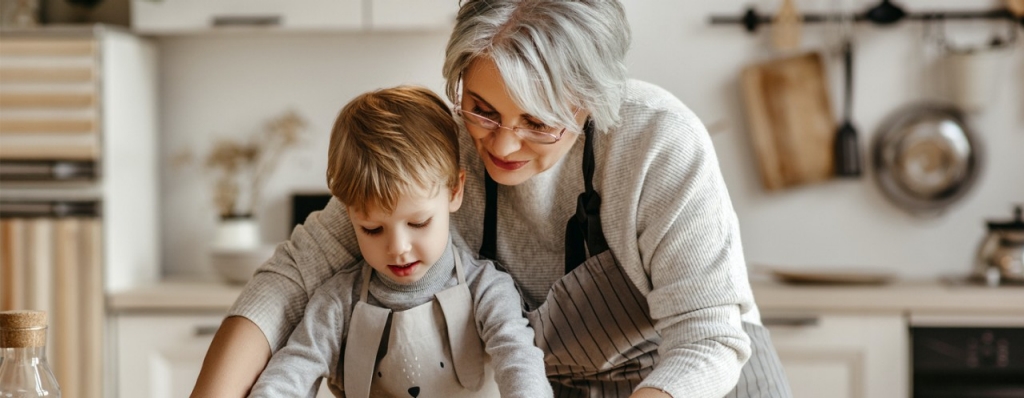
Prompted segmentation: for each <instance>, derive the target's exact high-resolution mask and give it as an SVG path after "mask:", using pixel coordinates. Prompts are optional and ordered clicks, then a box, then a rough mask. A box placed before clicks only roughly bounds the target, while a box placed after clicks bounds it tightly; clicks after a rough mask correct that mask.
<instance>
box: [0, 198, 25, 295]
mask: <svg viewBox="0 0 1024 398" xmlns="http://www.w3.org/2000/svg"><path fill="white" fill-rule="evenodd" d="M23 225H24V220H21V219H13V218H12V219H2V220H0V282H2V283H0V311H11V310H23V309H25V280H26V278H25V273H26V272H27V268H28V267H27V264H25V243H24V240H25V239H24V238H25V237H24V231H25V228H24V226H23Z"/></svg>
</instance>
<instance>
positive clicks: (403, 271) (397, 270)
mask: <svg viewBox="0 0 1024 398" xmlns="http://www.w3.org/2000/svg"><path fill="white" fill-rule="evenodd" d="M419 264H420V261H413V262H411V263H408V264H398V265H388V269H389V270H391V273H392V274H395V276H409V275H412V271H413V270H415V269H416V266H417V265H419Z"/></svg>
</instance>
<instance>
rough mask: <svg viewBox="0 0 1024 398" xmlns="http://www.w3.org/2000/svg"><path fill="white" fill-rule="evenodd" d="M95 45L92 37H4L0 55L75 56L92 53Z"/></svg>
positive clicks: (0, 42) (1, 41) (1, 42)
mask: <svg viewBox="0 0 1024 398" xmlns="http://www.w3.org/2000/svg"><path fill="white" fill-rule="evenodd" d="M95 47H96V45H95V43H94V42H93V40H92V39H39V38H33V39H29V38H18V39H3V40H0V55H2V56H11V55H30V56H58V57H75V56H83V55H92V54H93V51H94V49H95Z"/></svg>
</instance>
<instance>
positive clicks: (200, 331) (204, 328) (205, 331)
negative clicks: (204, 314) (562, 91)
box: [193, 325, 220, 337]
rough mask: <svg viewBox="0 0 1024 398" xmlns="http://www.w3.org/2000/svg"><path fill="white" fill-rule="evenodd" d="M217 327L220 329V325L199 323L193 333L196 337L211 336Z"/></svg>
mask: <svg viewBox="0 0 1024 398" xmlns="http://www.w3.org/2000/svg"><path fill="white" fill-rule="evenodd" d="M217 329H220V325H199V326H196V330H195V332H193V334H194V335H195V336H196V337H206V336H213V335H214V334H216V333H217Z"/></svg>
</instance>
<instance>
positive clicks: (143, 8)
mask: <svg viewBox="0 0 1024 398" xmlns="http://www.w3.org/2000/svg"><path fill="white" fill-rule="evenodd" d="M458 9H459V2H458V0H301V1H288V0H132V2H131V18H132V22H131V24H132V28H133V29H134V30H135V31H136V32H139V33H146V34H181V33H207V32H216V31H222V30H239V29H242V30H254V29H271V30H275V31H302V30H306V31H396V30H448V29H451V27H452V26H453V25H454V23H455V14H456V13H457V12H458Z"/></svg>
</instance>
